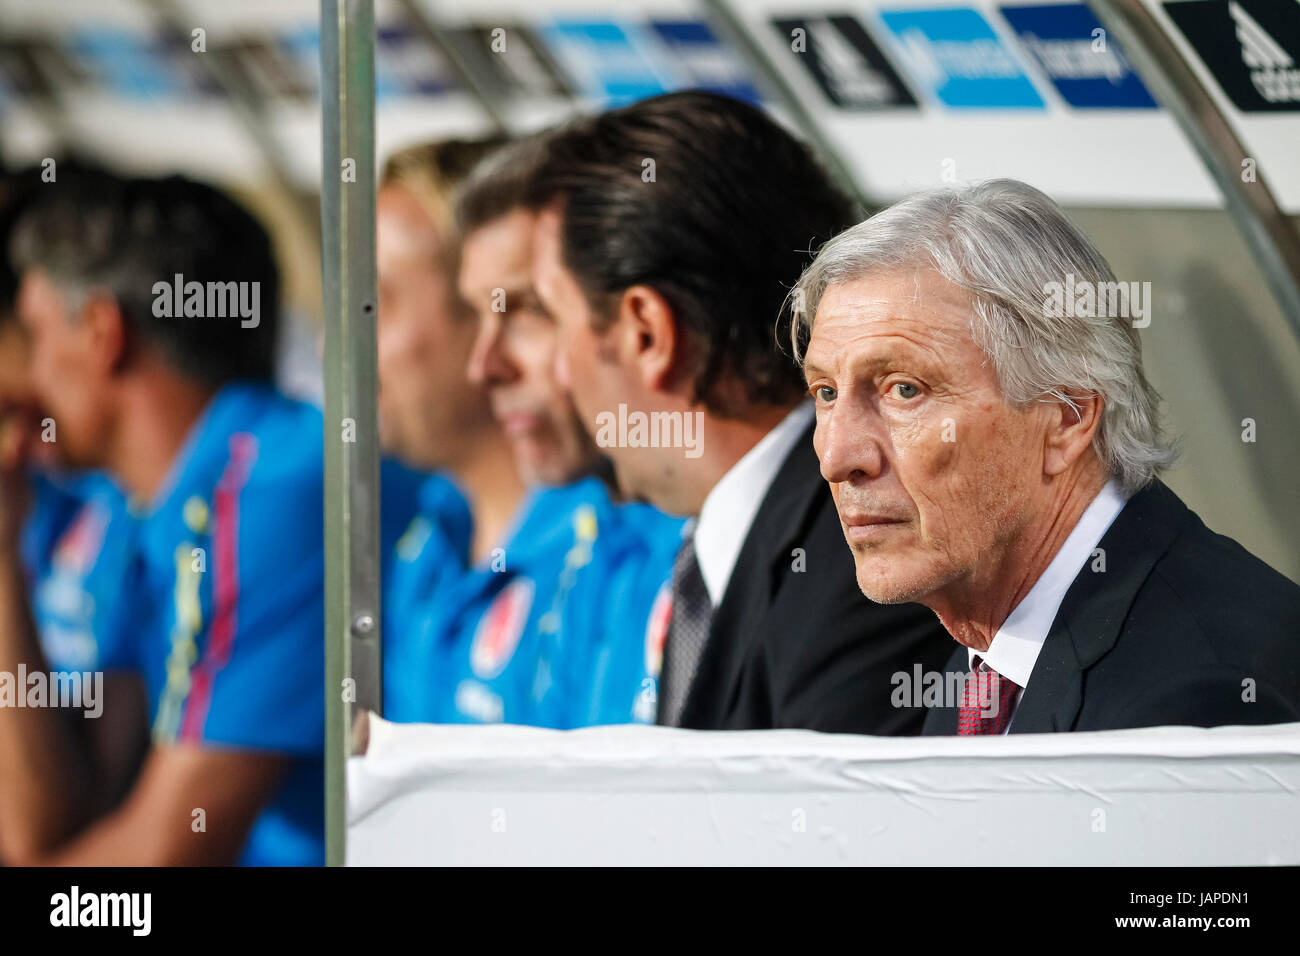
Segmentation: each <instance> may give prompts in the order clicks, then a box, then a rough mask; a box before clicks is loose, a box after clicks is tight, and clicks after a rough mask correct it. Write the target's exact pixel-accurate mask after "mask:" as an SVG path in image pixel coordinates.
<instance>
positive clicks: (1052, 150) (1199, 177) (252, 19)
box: [0, 0, 1300, 579]
mask: <svg viewBox="0 0 1300 956" xmlns="http://www.w3.org/2000/svg"><path fill="white" fill-rule="evenodd" d="M1128 5H1130V6H1136V7H1137V8H1139V9H1140V10H1143V11H1145V12H1146V13H1147V14H1149V16H1150V17H1151V19H1152V22H1153V23H1154V24H1155V26H1156V27H1157V28H1158V30H1159V31H1160V32H1161V34H1163V36H1164V37H1165V38H1166V39H1167V40H1168V42H1169V43H1170V44H1171V45H1172V47H1173V49H1174V50H1175V51H1176V52H1177V53H1178V54H1179V55H1180V56H1181V58H1182V60H1183V61H1184V62H1185V63H1186V65H1187V67H1188V68H1189V69H1190V70H1191V71H1192V74H1193V75H1194V76H1195V77H1196V78H1197V79H1198V80H1199V82H1200V83H1201V84H1202V85H1203V86H1204V88H1205V90H1206V91H1207V93H1208V95H1209V97H1210V99H1211V101H1212V102H1213V104H1214V105H1215V106H1216V107H1217V108H1218V110H1219V111H1221V113H1222V115H1223V117H1224V119H1225V120H1226V122H1227V124H1228V126H1229V127H1230V129H1231V131H1232V132H1233V133H1234V134H1235V136H1236V138H1237V139H1239V140H1240V141H1241V143H1242V144H1243V147H1244V150H1245V156H1244V157H1243V158H1242V171H1241V177H1242V180H1243V182H1246V183H1250V182H1253V181H1255V178H1256V177H1257V178H1258V179H1259V180H1262V181H1266V182H1267V183H1268V186H1269V188H1270V189H1271V190H1272V193H1273V195H1274V196H1275V197H1276V199H1277V201H1278V204H1279V205H1280V206H1281V208H1282V209H1283V210H1285V212H1286V213H1288V214H1289V215H1291V216H1292V217H1294V216H1295V215H1296V214H1297V213H1300V67H1298V66H1297V64H1300V4H1297V3H1295V2H1293V0H1232V2H1228V0H1169V2H1158V0H1141V3H1138V0H1129V4H1128ZM1097 6H1098V5H1097V4H1094V5H1093V7H1097ZM1093 7H1090V6H1089V5H1087V4H1084V3H1018V2H1002V3H994V2H975V0H968V2H954V0H924V2H917V3H910V4H909V3H903V2H899V0H895V2H881V0H876V2H867V0H860V2H855V3H848V4H842V3H826V2H815V0H744V2H739V0H707V2H688V0H638V2H635V3H634V2H630V0H604V2H593V0H474V2H472V3H471V2H450V0H380V2H377V3H376V4H375V10H376V26H377V44H376V45H377V49H376V93H377V121H376V150H377V154H378V159H379V160H380V161H381V162H382V160H383V158H384V157H385V156H387V155H388V154H389V153H390V152H392V151H393V150H394V149H396V148H398V147H400V146H403V145H406V144H409V143H412V142H415V141H419V140H424V139H429V138H433V137H446V136H456V135H474V134H482V133H487V132H490V131H493V130H502V129H504V130H506V131H508V132H510V133H519V132H524V131H527V130H532V129H537V128H539V127H542V126H545V125H547V124H550V123H553V122H555V121H556V120H558V119H561V118H563V117H565V116H568V115H572V114H575V113H580V112H588V111H592V110H596V109H599V108H602V107H605V106H608V105H613V104H619V103H625V102H628V101H630V100H634V99H637V98H640V97H644V96H649V95H653V94H655V93H659V92H661V91H664V90H673V89H681V88H687V87H697V86H699V87H707V88H711V89H715V90H719V91H722V92H725V93H728V94H730V95H733V96H737V97H740V98H743V99H747V100H751V101H755V102H758V103H760V104H762V105H763V106H765V107H766V108H768V109H769V110H771V111H772V112H773V114H774V115H776V116H777V117H778V118H779V119H781V120H782V121H783V122H785V123H787V124H789V125H790V126H791V127H792V128H794V129H795V130H796V131H797V132H799V133H800V135H802V136H804V137H805V138H808V139H810V140H812V141H813V142H814V143H815V145H817V146H818V147H819V148H820V149H822V151H823V154H824V156H825V158H826V160H827V162H828V164H830V165H832V167H833V168H835V169H837V170H840V171H842V172H844V173H845V175H847V176H849V177H851V178H852V180H853V182H852V184H851V185H852V186H854V187H855V188H856V190H857V191H858V192H859V194H860V195H862V196H863V197H865V199H866V200H868V202H870V203H872V204H878V203H883V202H887V201H890V200H893V199H895V198H897V197H900V196H902V195H904V194H906V193H908V192H910V191H912V190H914V189H917V188H921V187H926V186H933V185H938V184H943V183H954V184H958V183H964V182H969V181H973V180H980V179H986V178H990V177H1014V178H1019V179H1023V180H1025V181H1027V182H1029V183H1031V184H1033V185H1034V186H1037V187H1039V188H1041V189H1043V190H1044V191H1046V192H1047V193H1049V194H1050V195H1052V196H1053V197H1054V198H1056V199H1057V200H1059V201H1061V202H1062V203H1063V204H1065V205H1066V206H1067V207H1068V209H1069V210H1070V212H1071V213H1072V215H1073V216H1074V217H1075V218H1076V220H1077V221H1078V222H1079V223H1080V225H1081V226H1082V227H1083V228H1084V230H1085V231H1086V232H1087V233H1088V234H1089V235H1090V236H1092V237H1093V238H1094V240H1095V241H1096V242H1097V243H1098V245H1099V247H1100V248H1101V249H1102V251H1103V252H1104V253H1105V254H1106V256H1107V257H1108V258H1109V259H1110V261H1111V263H1112V265H1113V266H1114V268H1115V271H1116V273H1117V274H1118V277H1119V278H1120V279H1122V280H1126V281H1136V282H1150V283H1151V286H1150V289H1151V293H1152V305H1151V315H1150V325H1149V326H1148V327H1146V328H1145V329H1144V330H1143V341H1144V350H1145V357H1146V365H1147V371H1148V374H1149V375H1150V377H1151V379H1152V380H1153V382H1154V384H1155V385H1156V387H1157V388H1158V390H1159V391H1160V392H1161V394H1162V395H1163V396H1164V397H1165V399H1166V402H1167V405H1166V413H1167V417H1168V424H1169V426H1170V428H1171V430H1172V431H1173V432H1175V433H1177V434H1180V435H1182V436H1183V454H1182V458H1181V462H1180V464H1179V465H1178V466H1177V467H1176V468H1175V470H1174V471H1172V472H1171V473H1170V474H1169V476H1168V483H1169V484H1170V485H1171V487H1173V488H1174V489H1175V490H1176V491H1177V492H1178V493H1179V494H1180V495H1181V496H1183V498H1184V499H1185V500H1186V501H1187V502H1188V504H1189V505H1190V506H1191V507H1193V508H1194V509H1195V510H1197V511H1198V512H1199V513H1200V514H1202V515H1203V516H1204V518H1205V519H1206V521H1207V523H1208V524H1209V525H1210V526H1211V527H1212V528H1214V529H1215V530H1217V531H1220V532H1222V533H1224V534H1228V535H1230V536H1233V537H1235V538H1237V539H1239V540H1240V541H1241V542H1242V543H1243V544H1245V545H1246V546H1247V547H1248V548H1250V549H1251V550H1253V551H1255V552H1256V553H1257V554H1259V555H1260V556H1261V557H1262V558H1264V559H1265V560H1266V561H1268V562H1269V563H1270V564H1272V565H1273V566H1275V567H1277V568H1278V569H1280V570H1281V571H1283V572H1284V573H1286V574H1288V575H1289V576H1290V577H1292V578H1294V579H1300V549H1297V548H1296V546H1295V542H1296V540H1297V539H1300V509H1297V508H1296V493H1295V485H1296V479H1295V476H1296V475H1297V474H1298V473H1300V442H1298V441H1297V440H1296V436H1297V434H1300V340H1298V339H1297V335H1296V331H1295V326H1294V325H1291V324H1289V320H1288V318H1287V317H1286V316H1285V315H1284V314H1283V312H1282V310H1281V309H1280V308H1279V305H1278V303H1277V301H1276V299H1275V298H1274V296H1273V295H1271V294H1270V291H1269V285H1268V282H1267V281H1266V278H1265V276H1264V274H1263V272H1262V271H1261V268H1260V266H1259V265H1258V263H1257V260H1256V257H1255V256H1254V255H1253V254H1252V251H1251V250H1250V249H1249V248H1248V247H1247V245H1246V243H1245V242H1244V241H1243V239H1242V236H1241V233H1240V231H1239V230H1238V228H1237V227H1236V225H1235V223H1234V220H1233V219H1232V217H1231V216H1230V215H1229V213H1228V211H1227V209H1226V208H1225V204H1224V200H1223V196H1222V193H1221V191H1220V189H1219V188H1218V186H1217V185H1216V183H1215V180H1214V178H1213V177H1212V176H1211V175H1210V174H1209V172H1207V169H1206V167H1205V165H1204V164H1203V162H1202V161H1201V159H1200V158H1199V157H1198V155H1197V152H1196V150H1195V149H1194V148H1193V146H1192V145H1191V144H1190V142H1189V140H1188V139H1187V137H1186V136H1185V135H1184V133H1183V131H1182V130H1181V129H1180V127H1179V125H1178V123H1177V122H1176V120H1175V117H1174V116H1173V115H1172V114H1171V112H1170V111H1169V109H1167V108H1165V106H1162V104H1160V103H1159V100H1158V97H1157V96H1156V95H1155V93H1154V92H1153V86H1154V85H1155V84H1153V83H1151V82H1150V78H1149V77H1143V76H1142V75H1141V73H1140V71H1139V70H1138V69H1137V67H1136V65H1135V63H1134V59H1133V58H1132V57H1131V55H1130V53H1129V52H1127V51H1125V50H1124V48H1123V47H1122V45H1121V44H1120V43H1119V42H1118V41H1117V40H1116V39H1115V38H1114V37H1112V36H1110V35H1109V33H1108V32H1107V30H1106V29H1105V28H1103V27H1102V26H1101V21H1100V20H1099V19H1098V16H1097V11H1096V10H1094V9H1093ZM318 18H319V10H318V6H317V3H316V2H314V0H277V2H275V3H266V2H263V0H219V2H218V0H211V2H204V0H45V2H40V3H32V2H28V0H0V156H3V158H4V160H5V161H6V162H7V163H8V164H10V165H16V164H28V163H40V162H42V161H43V160H45V159H47V158H54V159H58V158H61V157H65V156H69V155H72V154H82V155H88V156H90V157H91V158H94V159H98V160H102V161H106V162H109V163H112V164H114V165H116V166H119V167H122V168H124V169H127V170H131V171H140V172H162V171H170V170H176V171H182V172H188V173H191V174H193V175H196V176H201V177H204V178H208V179H212V180H214V181H216V182H218V183H220V184H222V185H225V186H227V187H230V188H232V189H234V190H235V191H236V192H237V193H238V194H239V195H240V197H241V198H243V199H245V200H247V201H248V202H250V203H251V204H252V205H253V206H254V207H255V208H256V209H257V211H258V212H259V213H260V214H262V215H263V216H264V217H265V218H266V219H267V221H268V222H269V223H270V225H271V227H272V229H273V231H274V232H275V235H276V239H277V245H278V251H279V253H280V255H281V257H282V261H283V264H284V267H285V268H284V273H285V276H286V303H287V306H288V308H289V310H290V316H291V319H292V321H290V322H289V323H287V327H288V329H289V335H288V336H287V342H286V358H285V362H284V369H285V371H284V375H285V378H286V384H287V385H288V387H289V388H290V389H291V390H292V391H295V392H297V393H300V394H308V395H319V390H320V383H319V371H318V359H317V357H316V349H317V346H316V336H317V332H318V329H319V325H320V310H321V305H320V281H319V279H320V274H319V256H318V251H319V235H318V230H319V222H318V220H317V219H316V218H315V216H314V213H313V210H314V208H315V207H314V204H315V202H316V199H317V193H318V190H319V182H320V148H319V144H320V108H319V105H318V94H319V83H320V77H319V59H318V57H319V51H318V46H319V26H318ZM1099 53H1100V54H1102V55H1100V56H1098V55H1097V54H1099ZM1294 222H1295V220H1294V218H1292V220H1291V223H1292V225H1293V226H1294ZM1290 321H1292V322H1300V317H1292V319H1291V320H1290ZM1247 434H1253V438H1254V440H1253V441H1251V440H1245V439H1244V437H1243V436H1245V435H1247Z"/></svg>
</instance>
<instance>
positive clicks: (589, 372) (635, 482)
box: [533, 208, 681, 500]
mask: <svg viewBox="0 0 1300 956" xmlns="http://www.w3.org/2000/svg"><path fill="white" fill-rule="evenodd" d="M563 224H564V220H563V216H562V215H561V214H560V213H559V212H558V211H557V210H556V209H553V208H552V209H548V210H546V211H545V212H543V213H541V215H539V216H538V217H537V228H536V232H535V234H534V235H535V246H534V248H533V283H534V285H535V286H536V289H537V296H538V298H539V299H540V300H541V302H542V304H543V305H544V306H545V308H546V311H547V312H549V313H550V314H551V315H553V316H555V322H556V325H557V326H558V328H559V340H560V341H559V350H558V352H557V355H556V359H557V375H558V376H559V378H560V380H561V382H562V383H563V384H564V385H566V386H568V387H570V388H572V391H573V403H574V405H575V407H576V408H577V410H578V415H579V417H580V418H581V420H582V423H583V425H584V426H585V427H586V429H587V431H588V432H591V433H594V432H595V431H596V427H597V421H598V416H600V415H601V414H602V413H609V414H612V415H617V414H618V406H619V405H620V404H626V405H627V406H628V408H629V410H636V409H641V410H648V409H650V408H651V407H652V404H653V399H652V397H651V396H645V395H642V394H641V393H640V391H639V390H638V387H637V386H638V383H637V381H636V379H635V376H633V375H630V374H629V373H628V370H626V369H624V368H623V367H622V366H620V365H619V363H618V357H617V355H616V354H615V353H616V349H615V348H614V345H613V342H612V339H613V335H612V334H611V333H610V332H609V331H608V330H607V331H606V332H604V333H600V332H596V331H595V328H594V325H593V319H594V316H593V315H592V309H591V306H590V305H589V304H588V302H587V297H586V295H585V294H584V293H583V291H582V287H581V286H579V285H578V280H577V279H576V278H574V275H573V273H572V272H570V271H569V269H568V268H567V267H566V266H565V265H564V252H563V249H564V247H563V240H562V228H563ZM601 451H602V452H603V453H604V454H607V455H608V456H609V457H610V460H611V461H612V462H613V464H614V471H615V474H616V476H617V479H618V485H619V488H620V490H621V491H622V492H623V494H624V495H626V496H628V497H629V498H635V499H639V500H653V498H654V492H655V487H654V479H655V478H656V477H657V476H658V475H659V474H660V473H661V472H662V471H663V467H662V465H663V461H662V456H663V455H664V454H668V452H667V451H665V450H663V449H658V448H640V447H636V448H633V447H624V445H623V444H622V443H619V442H615V443H614V444H613V445H611V446H610V447H608V448H602V449H601ZM672 453H673V454H675V455H677V456H680V455H681V452H680V451H678V450H673V452H672Z"/></svg>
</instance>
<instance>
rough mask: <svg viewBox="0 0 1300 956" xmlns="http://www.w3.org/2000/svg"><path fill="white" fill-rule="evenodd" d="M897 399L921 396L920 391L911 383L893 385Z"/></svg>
mask: <svg viewBox="0 0 1300 956" xmlns="http://www.w3.org/2000/svg"><path fill="white" fill-rule="evenodd" d="M894 388H895V389H896V390H897V395H898V397H899V398H916V396H918V395H920V394H921V390H920V389H919V388H917V387H916V386H915V385H913V384H912V383H911V382H898V383H896V384H895V385H894Z"/></svg>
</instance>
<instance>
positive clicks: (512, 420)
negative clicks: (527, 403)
mask: <svg viewBox="0 0 1300 956" xmlns="http://www.w3.org/2000/svg"><path fill="white" fill-rule="evenodd" d="M497 421H498V422H500V423H501V428H502V430H503V431H504V432H505V433H506V434H507V435H527V434H531V433H532V432H535V431H537V430H538V429H539V428H541V427H542V423H543V421H544V419H543V418H542V416H541V415H540V414H538V413H537V412H526V411H511V412H501V413H499V414H498V415H497Z"/></svg>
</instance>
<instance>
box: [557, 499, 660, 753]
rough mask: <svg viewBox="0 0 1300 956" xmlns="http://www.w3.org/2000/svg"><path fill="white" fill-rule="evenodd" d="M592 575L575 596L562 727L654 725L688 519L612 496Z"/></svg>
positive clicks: (567, 625)
mask: <svg viewBox="0 0 1300 956" xmlns="http://www.w3.org/2000/svg"><path fill="white" fill-rule="evenodd" d="M598 520H599V521H600V523H601V533H600V535H599V537H598V538H597V540H596V544H595V556H594V558H593V561H592V566H591V570H590V571H589V572H588V573H587V574H586V575H584V576H583V577H582V578H581V579H580V580H579V583H578V586H577V587H576V588H575V589H574V593H573V594H572V595H571V597H570V599H569V604H568V608H567V612H566V618H565V620H564V622H563V624H562V632H563V634H564V638H565V640H566V641H567V642H568V645H569V646H568V647H567V649H566V651H565V653H564V654H562V655H561V658H562V660H563V661H564V662H565V664H566V665H567V668H568V669H567V671H566V672H565V673H564V689H563V692H562V693H560V694H557V695H556V698H555V699H556V704H557V705H558V706H559V707H560V708H562V711H561V714H559V715H556V716H553V717H552V718H551V722H552V725H553V726H557V727H566V728H573V727H591V726H596V725H599V724H628V723H642V724H652V723H654V720H655V710H656V705H657V702H658V690H659V670H660V666H661V664H662V662H663V649H664V641H665V639H666V638H667V636H668V621H669V619H670V617H671V616H672V590H671V581H670V578H671V576H672V567H673V560H674V558H675V557H676V555H677V551H678V549H679V548H680V547H681V542H682V527H683V525H684V523H685V522H684V521H683V519H680V518H672V517H669V516H668V515H665V514H664V513H663V512H661V511H659V510H657V509H655V508H652V507H650V506H648V505H640V504H631V505H620V504H614V503H613V502H611V501H609V500H608V499H606V500H605V501H604V502H603V507H602V508H601V509H600V510H599V512H598Z"/></svg>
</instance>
